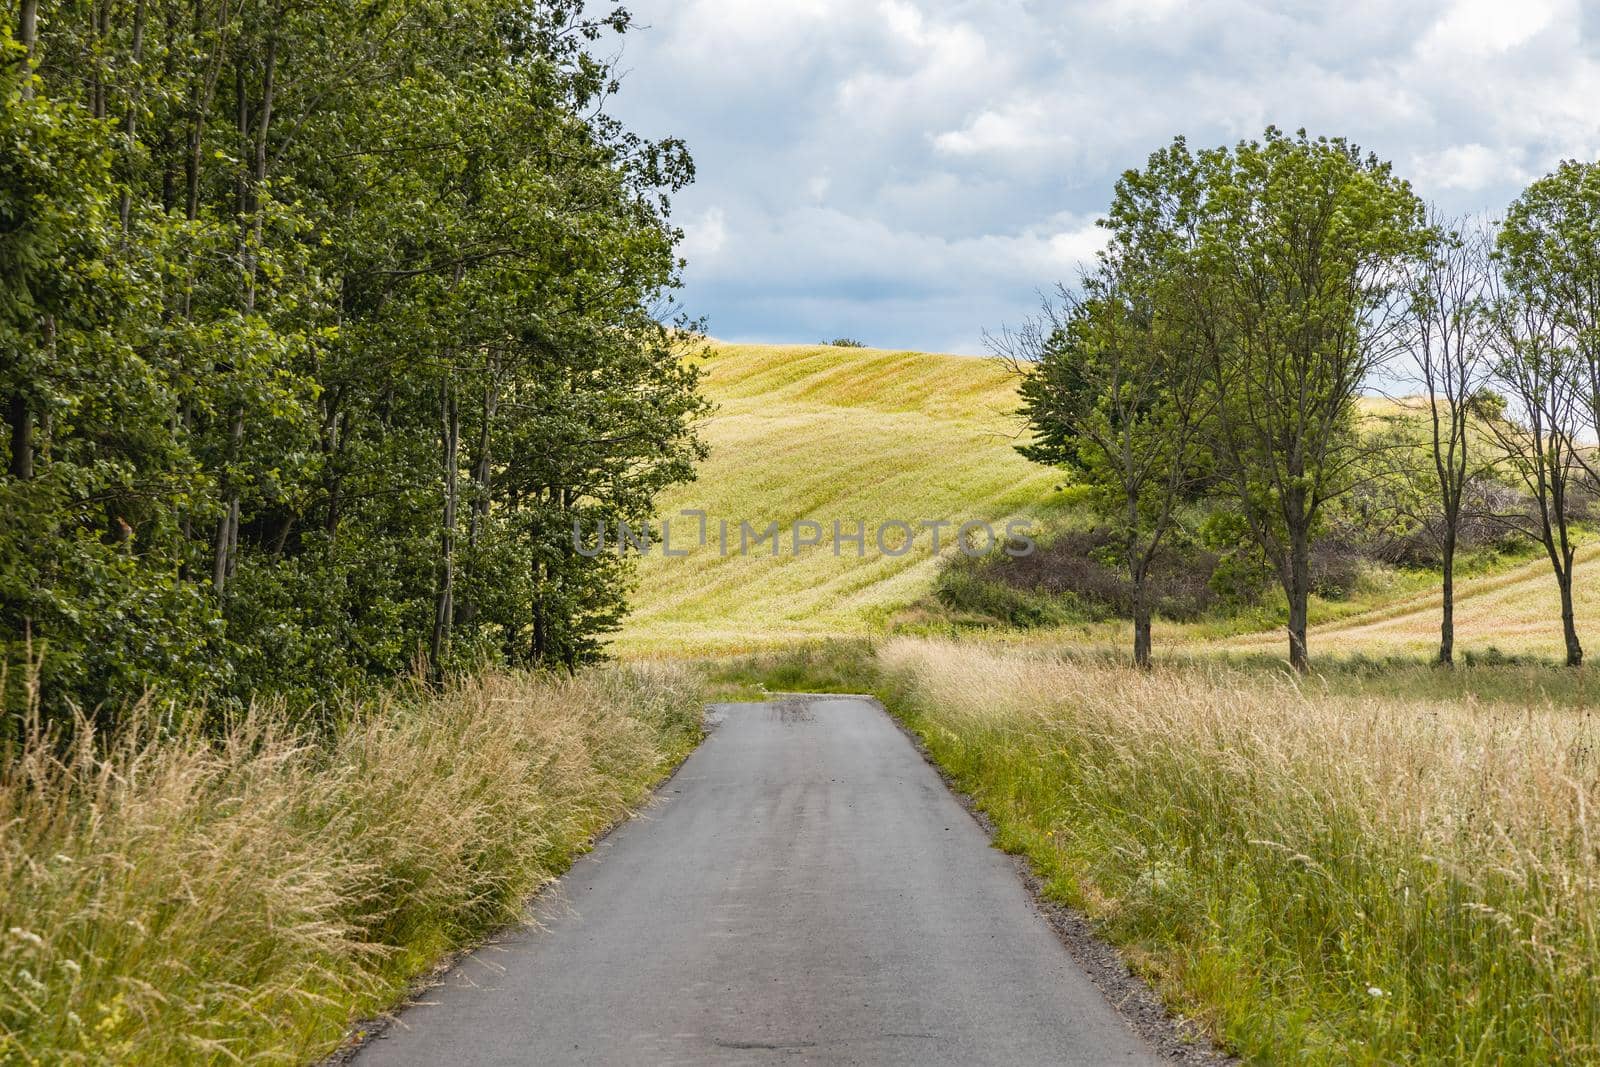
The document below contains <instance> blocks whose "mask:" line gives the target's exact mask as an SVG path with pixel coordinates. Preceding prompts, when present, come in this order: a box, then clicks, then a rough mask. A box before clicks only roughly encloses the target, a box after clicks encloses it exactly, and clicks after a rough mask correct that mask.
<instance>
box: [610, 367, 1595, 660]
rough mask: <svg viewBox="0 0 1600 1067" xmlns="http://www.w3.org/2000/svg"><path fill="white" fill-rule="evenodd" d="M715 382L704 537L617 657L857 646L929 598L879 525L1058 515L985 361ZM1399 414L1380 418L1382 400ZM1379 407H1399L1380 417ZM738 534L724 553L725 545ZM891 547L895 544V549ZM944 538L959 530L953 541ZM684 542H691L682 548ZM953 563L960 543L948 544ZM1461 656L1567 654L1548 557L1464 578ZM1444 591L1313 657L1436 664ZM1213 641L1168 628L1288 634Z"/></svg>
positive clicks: (692, 527) (740, 372)
mask: <svg viewBox="0 0 1600 1067" xmlns="http://www.w3.org/2000/svg"><path fill="white" fill-rule="evenodd" d="M704 371H705V377H704V389H705V392H706V394H707V395H708V396H709V397H710V398H711V399H712V401H713V402H714V403H715V404H716V405H717V410H716V412H715V413H714V415H713V416H712V418H711V419H710V420H709V421H708V422H707V424H706V426H705V428H704V435H705V438H706V440H707V442H708V444H709V445H710V447H711V455H710V457H709V458H708V459H707V460H706V461H705V462H704V463H703V464H702V465H701V467H700V476H699V479H698V480H697V481H695V482H693V483H690V484H689V485H685V486H680V487H677V488H676V489H675V490H673V491H672V492H670V493H668V494H665V495H664V496H663V498H662V499H661V501H660V511H661V513H662V514H663V515H665V516H669V517H670V516H675V515H677V513H678V512H680V511H683V510H685V509H699V510H703V511H704V512H706V514H707V516H708V533H709V537H708V539H707V540H708V543H707V544H706V545H705V546H699V545H697V544H694V543H692V541H690V539H691V538H693V537H694V535H695V534H696V533H697V532H698V522H697V520H695V519H693V518H690V517H685V516H678V517H677V518H675V519H673V522H672V537H673V547H674V550H675V551H677V550H681V549H682V548H683V547H688V548H689V549H690V551H689V554H688V555H687V556H684V557H681V558H667V557H665V556H663V555H662V554H661V552H660V549H659V546H657V547H656V548H655V550H653V551H652V552H651V553H650V554H648V555H646V556H645V557H644V558H643V559H642V560H641V561H640V567H639V572H638V587H637V590H636V593H635V596H634V601H633V603H634V607H633V611H632V613H631V615H630V616H629V618H628V620H627V622H626V624H625V626H624V628H623V630H622V632H621V633H620V634H619V635H618V639H617V641H616V643H615V646H614V647H615V648H616V650H617V651H618V652H620V653H622V654H624V655H639V654H646V655H648V654H653V653H670V652H731V651H739V650H743V649H750V648H759V647H765V646H770V645H774V644H779V643H782V642H785V641H790V640H795V639H806V638H817V637H826V636H838V635H851V634H865V633H871V632H875V631H877V630H880V629H882V628H883V627H884V626H885V625H886V623H887V622H888V621H889V620H890V618H891V617H892V616H893V615H894V614H895V613H896V611H897V610H898V609H900V608H902V607H904V606H906V605H910V604H912V603H914V602H916V601H917V600H919V599H921V598H923V597H925V596H926V594H927V593H928V591H929V588H930V585H931V581H932V578H933V576H934V573H935V570H936V567H937V562H936V560H935V558H934V556H933V555H932V554H931V552H930V551H929V548H930V545H929V542H928V539H927V537H926V535H925V534H923V535H920V536H919V537H918V539H917V540H916V541H915V542H914V544H913V547H912V550H911V551H910V552H907V553H905V554H903V555H893V554H891V553H886V552H884V551H881V550H880V549H879V547H878V546H877V545H876V544H874V543H873V541H874V538H873V536H872V531H873V530H874V529H875V528H876V527H877V526H878V524H879V523H883V522H886V521H890V520H902V521H905V522H909V523H912V524H916V523H918V522H919V521H921V520H936V519H943V520H948V521H951V522H953V523H960V522H964V521H967V520H984V521H987V522H990V523H992V524H994V525H995V526H996V527H997V528H999V527H1000V526H1003V524H1004V523H1005V521H1006V520H1007V519H1009V518H1012V517H1029V516H1034V517H1045V516H1048V515H1049V514H1050V513H1053V512H1059V511H1060V509H1062V508H1063V507H1065V506H1066V504H1065V500H1064V497H1065V496H1066V494H1064V493H1062V492H1061V491H1060V490H1059V477H1058V476H1057V475H1056V474H1054V473H1053V472H1051V471H1048V470H1044V469H1041V468H1039V467H1037V466H1035V465H1034V464H1031V463H1029V462H1027V461H1026V460H1024V459H1022V457H1021V456H1019V455H1017V453H1016V451H1015V449H1014V447H1013V445H1014V443H1015V438H1016V435H1017V433H1018V431H1019V429H1020V427H1019V424H1018V422H1017V420H1016V418H1015V417H1014V415H1013V414H1012V413H1013V412H1014V411H1015V409H1016V406H1017V398H1016V395H1015V391H1014V386H1013V382H1012V379H1011V378H1010V376H1009V374H1008V373H1007V371H1006V370H1005V368H1003V367H1002V366H1000V365H998V364H997V363H995V362H994V361H992V360H986V359H979V358H974V357H970V356H949V355H934V354H927V353H917V352H905V351H889V350H882V349H863V348H835V347H829V346H814V345H728V344H717V345H714V346H713V347H712V348H711V349H710V351H709V353H708V355H707V357H706V358H705V360H704ZM1389 406H1392V405H1386V409H1387V407H1389ZM1384 413H1388V412H1387V410H1385V412H1384ZM802 519H812V520H814V521H816V522H818V523H819V524H820V525H821V526H822V527H823V532H822V537H821V543H819V544H817V545H814V546H809V547H803V548H802V549H801V550H800V551H799V553H798V554H796V553H795V552H793V551H792V545H791V533H790V531H792V529H793V525H792V524H793V523H794V522H795V521H796V520H802ZM719 520H726V521H727V522H728V524H729V544H730V552H729V553H728V554H727V555H723V554H722V553H721V552H720V550H719V547H718V543H717V542H718V523H719ZM835 520H837V521H839V522H840V523H842V524H843V530H844V532H846V533H848V532H850V531H853V530H854V528H855V524H856V523H857V522H858V521H859V522H862V523H865V525H866V529H867V531H868V536H867V544H866V545H865V547H864V550H863V551H861V552H860V554H859V555H858V554H857V549H856V547H855V546H854V545H853V544H852V543H850V542H849V541H844V542H842V543H841V544H840V545H839V546H838V548H839V554H838V555H835V554H834V546H833V544H832V542H833V538H832V530H831V526H832V523H833V522H834V521H835ZM741 521H743V522H749V523H750V524H751V526H752V527H753V528H754V529H756V530H761V529H764V528H765V527H766V526H767V524H769V523H771V522H774V521H776V522H777V523H778V524H779V526H780V528H781V529H782V530H783V531H784V533H783V539H784V543H783V545H782V548H781V551H780V552H779V553H778V554H777V555H773V554H772V553H771V551H770V541H763V542H761V543H760V544H759V545H756V546H753V547H754V549H756V550H753V551H751V552H749V553H747V554H742V555H741V554H739V553H737V552H736V551H733V549H736V547H737V544H738V538H739V534H738V524H739V523H740V522H741ZM896 536H897V535H891V536H890V538H889V539H888V540H887V541H886V544H887V546H888V547H889V548H890V549H891V550H896V549H897V544H896ZM945 536H946V538H948V532H947V533H946V535H945ZM686 542H690V543H688V544H687V546H686ZM946 551H948V548H947V549H946ZM1580 558H1581V560H1582V562H1581V564H1580V566H1579V568H1578V572H1577V583H1576V584H1577V600H1578V604H1577V609H1578V618H1579V626H1580V635H1587V636H1589V637H1590V638H1591V641H1592V643H1593V644H1594V646H1595V650H1596V651H1600V546H1592V547H1589V548H1586V549H1585V550H1584V551H1583V553H1582V555H1581V557H1580ZM1457 598H1458V599H1457V606H1456V620H1457V647H1458V649H1460V650H1461V651H1462V652H1469V651H1470V652H1485V651H1487V650H1489V649H1491V648H1493V649H1495V650H1498V651H1500V652H1504V653H1511V654H1532V655H1538V656H1546V657H1551V658H1554V657H1557V656H1558V655H1559V654H1560V651H1561V632H1560V625H1559V621H1558V620H1557V618H1556V613H1555V612H1556V609H1555V586H1554V583H1553V581H1552V580H1551V577H1550V571H1549V566H1548V564H1547V563H1546V562H1545V561H1544V559H1543V557H1542V556H1541V557H1539V558H1537V559H1534V560H1532V561H1531V562H1528V563H1525V564H1523V565H1521V566H1518V567H1516V568H1514V569H1512V570H1508V571H1504V572H1502V573H1499V574H1495V575H1492V576H1488V577H1483V578H1476V579H1472V580H1468V581H1463V582H1458V583H1457ZM1437 627H1438V594H1437V593H1423V594H1416V593H1414V592H1413V593H1409V594H1406V595H1403V596H1400V597H1398V598H1397V599H1395V600H1394V601H1391V602H1388V603H1383V604H1380V605H1379V606H1377V607H1375V608H1373V609H1371V610H1368V611H1364V612H1361V613H1359V614H1355V615H1347V616H1345V617H1342V618H1340V619H1338V620H1337V621H1332V622H1328V623H1325V624H1323V625H1321V626H1317V627H1314V628H1313V630H1312V634H1311V646H1312V652H1313V655H1330V654H1335V655H1350V654H1364V655H1378V656H1387V655H1397V654H1406V655H1411V654H1415V655H1418V656H1426V655H1428V654H1429V653H1430V651H1431V649H1432V648H1433V646H1434V642H1435V641H1436V640H1437V632H1438V630H1437ZM1116 630H1117V628H1116V627H1105V626H1100V627H1095V628H1091V629H1074V630H1071V631H1064V632H1058V633H1048V632H1047V633H1040V632H1037V631H1035V632H1033V633H1031V634H1030V635H1029V639H1030V640H1041V639H1042V640H1064V641H1074V642H1083V641H1091V642H1105V641H1107V640H1116V641H1118V642H1120V641H1121V637H1120V635H1118V634H1117V633H1116ZM1205 633H1206V628H1204V627H1200V628H1194V627H1187V626H1180V625H1165V626H1163V625H1160V624H1158V630H1157V641H1158V642H1171V641H1176V642H1179V643H1181V644H1183V645H1185V646H1186V647H1189V648H1196V649H1203V648H1208V647H1214V648H1217V649H1219V650H1227V651H1263V652H1278V651H1280V645H1281V644H1282V637H1281V635H1280V634H1279V633H1278V632H1277V631H1276V630H1267V631H1263V632H1260V633H1255V634H1248V635H1244V636H1230V637H1226V638H1207V637H1204V636H1202V635H1203V634H1205Z"/></svg>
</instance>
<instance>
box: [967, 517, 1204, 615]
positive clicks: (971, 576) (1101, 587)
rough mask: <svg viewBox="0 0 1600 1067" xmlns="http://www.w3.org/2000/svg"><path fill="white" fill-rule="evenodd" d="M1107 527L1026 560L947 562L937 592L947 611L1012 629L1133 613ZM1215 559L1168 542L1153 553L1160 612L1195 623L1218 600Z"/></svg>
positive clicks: (996, 556) (1061, 535)
mask: <svg viewBox="0 0 1600 1067" xmlns="http://www.w3.org/2000/svg"><path fill="white" fill-rule="evenodd" d="M1117 548H1118V546H1117V545H1116V543H1115V540H1114V538H1113V536H1112V533H1111V531H1110V530H1108V529H1106V528H1104V527H1099V528H1096V529H1092V530H1065V531H1061V532H1058V533H1055V534H1054V535H1052V536H1050V537H1049V538H1047V539H1043V540H1041V541H1040V542H1039V544H1038V547H1037V548H1036V549H1035V550H1034V551H1033V552H1032V553H1030V554H1029V555H1026V556H1010V555H1007V554H1006V553H1005V552H1004V551H1003V550H999V549H997V550H996V551H995V552H993V553H991V554H989V555H987V556H984V557H982V558H980V559H972V558H968V557H965V556H954V557H952V558H951V559H950V560H949V561H948V562H947V563H946V564H945V566H944V567H943V569H942V570H941V571H940V575H939V581H938V585H937V595H938V597H939V600H940V602H941V603H943V604H945V606H947V607H951V608H955V609H957V610H961V611H970V612H973V613H976V614H980V615H986V616H989V617H990V618H994V619H997V620H999V621H1001V622H1005V623H1008V624H1010V625H1015V626H1024V627H1026V626H1049V625H1054V624H1058V623H1062V622H1070V621H1075V620H1077V621H1081V620H1085V619H1088V620H1093V619H1103V618H1107V617H1109V616H1113V615H1114V616H1119V617H1123V618H1127V617H1130V616H1131V615H1132V614H1133V583H1132V582H1131V581H1130V580H1129V578H1128V575H1127V571H1126V569H1125V567H1124V565H1123V564H1122V562H1121V560H1120V559H1119V558H1118V553H1117ZM1219 558H1220V557H1219V556H1218V555H1217V554H1216V553H1214V552H1211V551H1209V550H1206V549H1203V548H1184V547H1177V546H1174V545H1168V546H1166V547H1164V548H1162V549H1161V551H1160V552H1159V553H1158V554H1157V556H1156V560H1155V562H1154V564H1153V565H1152V569H1151V573H1150V578H1149V582H1150V593H1151V596H1152V598H1153V601H1154V604H1155V610H1156V613H1157V614H1158V615H1162V616H1164V617H1166V618H1169V619H1174V620H1179V621H1184V620H1192V619H1197V618H1199V617H1201V616H1202V615H1204V614H1205V613H1206V612H1208V611H1210V610H1212V609H1213V608H1214V607H1215V606H1216V605H1217V604H1218V602H1219V600H1220V599H1221V598H1220V596H1219V594H1218V593H1217V591H1216V590H1214V589H1213V588H1212V587H1211V584H1210V580H1211V577H1212V574H1213V572H1214V571H1215V570H1216V568H1217V565H1218V562H1219Z"/></svg>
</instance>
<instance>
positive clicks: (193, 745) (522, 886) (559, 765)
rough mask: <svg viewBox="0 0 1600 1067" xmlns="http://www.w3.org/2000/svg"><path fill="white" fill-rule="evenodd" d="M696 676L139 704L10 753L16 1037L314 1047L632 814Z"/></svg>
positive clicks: (2, 980)
mask: <svg viewBox="0 0 1600 1067" xmlns="http://www.w3.org/2000/svg"><path fill="white" fill-rule="evenodd" d="M699 707H700V705H699V700H698V694H697V691H696V688H695V686H694V685H693V684H692V680H691V678H690V676H689V675H688V674H687V673H685V672H680V671H673V670H670V669H665V668H654V669H648V670H647V669H629V670H620V669H619V670H605V671H596V672H592V673H588V674H584V675H580V676H579V677H576V678H571V679H563V678H548V677H534V676H518V675H489V676H485V677H479V678H474V679H471V680H468V681H466V682H463V683H462V684H460V685H459V686H457V687H456V688H454V689H452V690H451V691H449V692H448V693H447V694H445V695H443V696H433V697H424V696H420V695H417V696H412V697H399V696H397V697H395V698H392V699H388V700H385V701H382V702H379V703H376V704H373V705H370V706H366V707H362V708H354V709H349V711H348V716H349V720H348V722H347V724H346V725H345V726H344V727H343V728H342V729H341V730H339V731H338V733H337V735H336V736H335V737H334V738H332V739H327V738H321V739H319V738H317V737H314V736H311V735H309V734H306V733H303V732H300V731H297V730H296V729H295V728H294V727H293V726H292V725H291V724H290V723H289V722H288V721H287V720H286V719H285V717H284V716H283V715H282V714H281V713H279V712H277V711H274V710H273V709H270V708H257V709H255V710H254V711H252V712H251V713H250V714H249V715H248V716H245V717H244V718H242V719H241V720H240V721H239V722H237V724H235V725H234V726H232V727H231V728H230V729H228V730H227V731H226V733H225V734H224V735H223V736H221V737H220V738H208V737H205V736H200V735H198V734H195V733H180V734H178V735H176V736H174V735H172V734H170V733H166V732H163V731H162V729H161V724H160V723H159V722H157V721H156V716H154V715H153V714H151V713H150V712H149V711H148V709H143V710H141V711H140V712H139V713H138V714H136V715H134V716H133V717H132V723H131V725H130V726H128V727H127V728H126V729H124V730H123V731H122V732H121V733H120V734H118V735H117V736H115V737H103V736H94V735H93V734H91V733H88V732H84V733H83V734H81V735H80V736H79V738H78V740H77V742H76V743H75V744H74V745H73V747H71V748H70V749H69V750H67V751H65V752H63V751H62V750H61V749H60V747H59V746H53V745H52V744H50V743H49V742H48V739H45V738H41V737H40V736H38V735H37V734H35V735H34V736H33V737H32V738H30V740H29V741H28V743H27V744H26V745H25V746H24V747H23V749H22V750H21V751H20V753H16V754H14V756H13V759H12V761H11V762H10V763H9V764H8V765H6V766H5V767H4V768H3V770H0V1062H13V1061H15V1062H22V1063H49V1064H55V1063H159V1064H168V1063H196V1062H206V1063H226V1062H236V1061H245V1060H248V1061H251V1062H269V1063H272V1062H284V1063H289V1062H305V1061H306V1060H307V1059H309V1058H313V1057H315V1056H317V1055H319V1054H321V1053H323V1052H326V1051H328V1050H329V1049H330V1048H331V1047H332V1046H333V1045H334V1044H335V1043H336V1042H337V1041H338V1040H339V1038H340V1035H341V1033H342V1032H343V1030H344V1028H345V1027H346V1026H347V1025H348V1024H349V1022H350V1021H351V1020H352V1019H355V1018H359V1017H362V1016H364V1015H367V1014H370V1013H373V1012H375V1011H377V1010H380V1009H382V1008H383V1007H385V1006H387V1005H388V1004H390V1003H392V1002H393V1001H394V1000H395V999H396V998H397V997H398V996H399V995H400V994H401V993H402V992H403V990H404V989H405V987H406V984H407V982H408V981H409V980H410V979H411V978H412V977H413V976H414V975H416V974H417V973H418V972H419V971H421V970H423V969H425V968H426V967H427V966H428V965H429V964H430V963H431V962H432V961H434V960H435V959H437V958H438V957H439V956H440V955H441V954H442V953H443V952H445V951H447V950H448V949H450V948H452V947H454V946H457V945H460V944H463V943H466V942H470V941H472V940H473V939H474V938H476V937H479V936H481V935H482V934H483V933H485V932H486V931H488V930H490V929H492V928H493V927H495V926H497V925H499V924H503V923H506V922H510V921H514V920H516V919H517V918H518V917H519V914H520V912H521V909H522V905H523V903H524V901H525V900H526V898H527V896H528V895H529V894H530V893H531V892H532V891H533V890H535V889H536V888H537V887H538V886H539V885H540V884H541V883H543V882H545V881H546V880H547V879H550V878H551V877H553V876H554V875H555V874H557V873H559V872H560V871H561V870H562V869H563V868H564V867H565V866H566V865H567V864H568V863H569V862H570V860H571V859H572V857H573V856H574V855H575V854H576V853H577V852H578V851H580V850H581V849H582V848H583V847H585V845H586V842H587V841H588V840H589V839H590V838H591V837H592V835H593V834H594V833H596V832H597V831H598V830H600V829H601V828H603V827H604V826H606V825H608V824H609V823H612V822H614V821H615V820H617V819H618V818H620V817H621V816H623V815H624V814H625V813H626V812H627V810H628V808H629V807H630V806H631V805H633V804H635V803H637V802H638V801H639V800H640V799H641V797H642V796H643V795H644V794H645V793H646V791H647V789H648V788H649V786H650V784H651V783H653V782H654V781H656V780H657V779H659V778H660V777H661V776H662V775H663V774H664V773H665V772H666V771H667V769H668V768H669V767H670V766H671V765H672V764H673V763H675V762H676V760H677V759H678V758H680V757H681V756H682V755H683V754H684V753H685V752H686V751H687V750H688V748H689V747H690V746H691V745H692V744H693V743H694V739H695V738H696V737H697V736H698V731H699Z"/></svg>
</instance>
